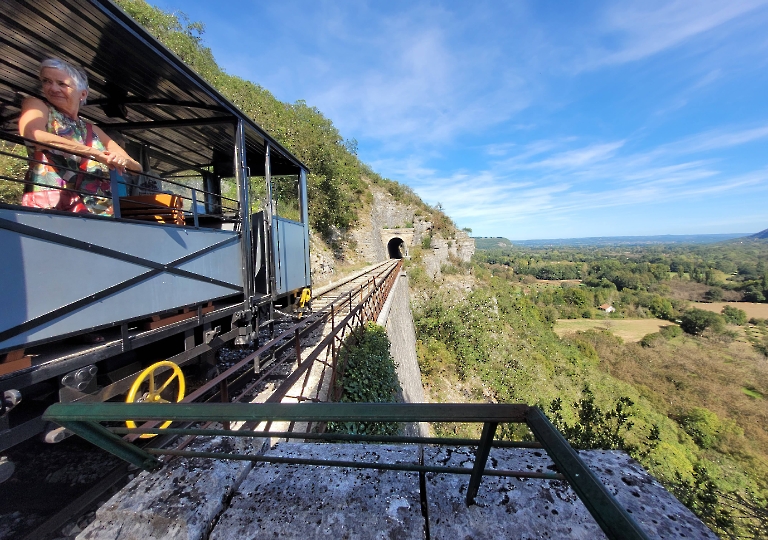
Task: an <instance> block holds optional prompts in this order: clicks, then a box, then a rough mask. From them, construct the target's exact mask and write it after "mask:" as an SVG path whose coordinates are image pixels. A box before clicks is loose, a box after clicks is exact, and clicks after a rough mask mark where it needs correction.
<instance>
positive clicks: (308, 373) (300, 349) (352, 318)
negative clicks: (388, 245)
mask: <svg viewBox="0 0 768 540" xmlns="http://www.w3.org/2000/svg"><path fill="white" fill-rule="evenodd" d="M401 267H402V261H400V260H390V261H386V262H385V263H381V264H378V265H375V266H373V267H371V268H369V269H367V270H366V271H363V272H359V273H357V274H354V275H353V276H351V277H349V278H347V279H346V280H344V281H342V282H340V283H337V284H334V285H332V286H329V287H326V288H325V289H321V290H320V293H319V294H318V296H317V298H316V299H315V301H313V307H314V309H315V311H314V312H313V313H312V314H311V315H309V316H307V317H305V318H303V319H300V320H299V321H298V322H296V323H295V324H292V325H290V326H289V327H288V328H286V329H284V330H282V331H281V332H279V333H278V334H277V335H275V336H274V337H272V338H271V339H270V340H269V341H267V342H266V343H264V344H263V345H261V346H259V347H258V348H257V349H256V350H255V351H253V352H252V353H250V354H248V355H247V356H245V357H244V358H243V359H241V360H240V361H238V362H236V363H235V364H234V365H232V366H231V367H229V368H228V369H227V370H225V371H224V372H223V373H221V374H220V375H218V376H217V377H215V378H213V379H211V380H210V381H208V382H207V383H205V384H203V385H202V386H200V387H199V388H197V389H196V390H195V391H193V392H191V393H190V394H188V395H187V396H186V397H185V398H184V399H183V400H182V402H183V403H192V402H200V401H204V402H209V403H210V402H222V403H236V402H244V401H252V400H253V401H261V402H266V403H280V402H284V401H285V402H294V403H295V402H304V401H312V402H323V401H330V400H331V398H333V397H334V396H332V395H331V392H332V391H333V388H334V384H335V381H336V378H337V377H338V373H339V372H340V370H343V366H340V365H339V362H338V359H339V352H340V350H341V348H342V347H344V346H345V345H344V343H345V340H346V339H347V338H348V336H350V335H351V334H354V333H355V332H356V331H357V329H358V328H360V327H362V326H364V325H365V324H366V323H368V322H369V321H375V320H376V318H377V317H378V315H379V313H380V312H381V310H382V308H383V306H384V303H385V302H386V300H387V297H388V295H389V292H390V291H391V289H392V286H393V285H394V283H395V279H396V278H397V276H398V274H399V273H400V270H401ZM318 334H320V335H321V337H320V338H319V339H318ZM288 370H290V373H288V374H287V376H285V377H284V378H283V379H282V381H280V382H279V383H278V384H277V385H276V386H275V387H274V389H272V390H267V391H266V392H265V390H264V387H265V385H267V383H268V382H269V381H274V379H275V378H276V377H280V376H281V375H282V374H284V373H285V372H286V371H288ZM157 425H158V423H157V422H148V423H146V424H145V425H143V426H141V427H142V428H145V429H150V428H154V427H156V426H157ZM205 427H210V426H209V425H206V426H205ZM224 427H225V429H229V428H230V427H231V426H230V425H228V424H225V426H224ZM237 427H238V429H244V430H253V429H254V428H255V427H256V424H254V423H248V422H246V423H244V424H240V425H238V426H237ZM270 427H271V426H269V425H268V426H267V428H268V429H269V428H270ZM312 427H313V426H312V424H311V423H308V424H302V428H303V429H302V431H304V432H309V431H310V430H311V429H312ZM294 428H296V425H295V424H293V423H291V424H290V426H288V431H292V430H293V429H294ZM281 429H282V427H281ZM169 433H170V432H169ZM138 438H139V435H137V434H135V433H134V434H130V435H127V437H126V439H127V440H128V441H129V442H133V441H135V440H136V439H138ZM193 439H194V437H188V438H187V439H185V440H183V441H182V442H181V443H176V444H177V449H179V448H183V447H185V446H187V445H188V444H189V443H190V442H191V441H192V440H193ZM169 442H170V441H158V444H156V445H153V446H160V445H166V444H168V443H169Z"/></svg>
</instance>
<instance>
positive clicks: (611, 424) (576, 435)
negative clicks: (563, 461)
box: [548, 386, 637, 453]
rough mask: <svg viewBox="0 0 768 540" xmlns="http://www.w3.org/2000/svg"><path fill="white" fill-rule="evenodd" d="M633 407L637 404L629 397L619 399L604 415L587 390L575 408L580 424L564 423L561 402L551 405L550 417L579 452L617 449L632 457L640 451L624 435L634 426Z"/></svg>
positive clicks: (557, 400)
mask: <svg viewBox="0 0 768 540" xmlns="http://www.w3.org/2000/svg"><path fill="white" fill-rule="evenodd" d="M633 405H634V402H633V401H632V400H631V399H629V398H628V397H620V398H619V399H618V400H617V401H616V405H615V407H614V408H613V409H612V410H609V411H606V412H603V411H602V410H601V409H600V407H598V406H597V405H596V404H595V396H594V394H593V393H592V391H591V390H590V389H589V387H588V386H585V387H584V390H583V391H582V398H581V399H580V400H579V401H578V402H577V403H574V404H573V407H574V409H576V415H577V417H578V422H576V423H575V424H568V423H567V422H566V421H565V420H564V419H563V416H562V410H563V404H562V400H561V399H560V398H556V399H554V400H553V401H552V403H550V405H549V414H548V416H549V419H550V421H551V422H552V423H553V424H554V425H555V427H556V428H557V429H559V430H560V431H561V432H562V434H563V436H564V437H565V438H566V439H568V442H570V443H571V445H573V446H575V447H576V448H580V449H590V448H599V449H602V450H607V449H614V448H618V449H621V450H625V451H627V452H629V453H632V452H634V451H635V450H636V449H637V448H636V447H635V446H633V445H631V444H629V443H628V442H627V441H626V439H625V435H626V434H627V432H629V431H630V430H631V429H632V427H633V425H634V424H633V422H631V421H630V420H629V418H630V416H631V413H630V409H631V407H632V406H633Z"/></svg>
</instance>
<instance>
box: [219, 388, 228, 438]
mask: <svg viewBox="0 0 768 540" xmlns="http://www.w3.org/2000/svg"><path fill="white" fill-rule="evenodd" d="M219 395H220V396H221V402H222V403H229V385H228V384H227V379H223V380H222V381H221V383H219ZM229 427H230V426H229V420H227V421H226V422H224V429H229Z"/></svg>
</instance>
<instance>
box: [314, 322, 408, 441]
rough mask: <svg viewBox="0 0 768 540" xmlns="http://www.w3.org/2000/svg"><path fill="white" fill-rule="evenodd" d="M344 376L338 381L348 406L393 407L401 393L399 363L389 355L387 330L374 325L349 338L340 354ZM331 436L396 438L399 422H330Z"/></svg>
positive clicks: (328, 428)
mask: <svg viewBox="0 0 768 540" xmlns="http://www.w3.org/2000/svg"><path fill="white" fill-rule="evenodd" d="M339 365H341V366H343V375H342V376H341V378H340V379H338V380H337V381H336V386H337V390H341V398H340V400H339V401H342V402H345V403H392V402H396V401H397V399H398V395H399V392H400V383H399V382H398V379H397V370H396V366H395V361H394V359H393V358H392V356H391V355H390V353H389V338H388V337H387V333H386V330H385V329H384V328H382V327H381V326H378V325H376V324H374V323H368V324H367V325H366V326H365V327H363V328H362V329H360V330H359V331H357V332H355V333H354V334H352V335H351V336H349V337H348V338H347V340H346V341H345V346H344V347H342V349H341V352H340V353H339ZM326 431H327V432H331V433H352V434H356V433H365V434H368V435H396V434H397V433H398V432H399V431H400V425H399V424H398V423H397V422H329V423H328V425H327V427H326Z"/></svg>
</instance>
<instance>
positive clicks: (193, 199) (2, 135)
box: [0, 132, 239, 227]
mask: <svg viewBox="0 0 768 540" xmlns="http://www.w3.org/2000/svg"><path fill="white" fill-rule="evenodd" d="M0 140H4V141H8V142H11V143H14V144H18V145H24V146H27V145H35V146H40V147H46V148H50V149H54V150H59V151H61V149H60V148H58V147H56V146H55V145H50V144H46V143H41V142H38V141H35V140H32V139H28V138H25V137H21V136H19V135H15V134H10V133H7V132H0ZM69 153H71V154H73V155H78V156H81V157H86V158H89V159H90V156H89V155H84V154H80V153H78V152H69ZM0 155H2V156H7V157H10V158H13V159H17V160H19V161H23V162H26V163H28V164H30V163H34V164H43V163H45V162H43V161H40V160H37V159H35V158H34V157H31V156H23V155H20V154H16V153H13V152H9V151H8V150H6V149H2V148H0ZM56 167H57V169H60V170H62V171H69V172H72V173H74V174H77V175H80V176H83V177H94V176H95V175H93V174H91V173H88V172H85V171H82V170H80V169H73V168H71V167H68V166H66V165H57V166H56ZM126 175H128V176H144V177H147V178H151V179H153V180H156V181H157V182H160V183H161V186H162V185H163V184H170V185H171V186H176V187H177V189H181V190H189V192H190V193H191V196H187V195H184V194H182V193H176V192H173V193H172V194H173V195H174V196H176V197H178V198H179V199H181V200H183V201H189V204H190V209H189V210H185V209H184V208H179V209H176V210H177V211H178V212H181V213H182V214H183V215H184V216H187V217H190V216H191V217H192V218H193V220H194V222H195V226H196V227H197V226H199V223H198V218H199V217H206V216H215V217H219V214H209V213H206V212H198V209H197V203H198V201H200V200H204V199H205V196H206V195H213V196H215V197H216V198H217V199H218V200H219V202H218V203H217V205H218V207H219V208H221V209H222V210H223V211H229V212H233V213H237V211H238V208H239V202H238V201H237V200H236V199H232V198H230V197H226V196H224V195H220V194H217V193H213V192H210V191H207V190H205V189H202V188H197V187H193V186H190V185H187V184H183V183H180V182H174V181H173V180H170V179H168V178H163V177H160V176H157V175H155V174H151V173H145V172H141V173H136V172H133V171H126ZM99 178H101V179H103V180H106V179H105V178H102V177H99ZM110 179H111V184H112V186H111V189H112V199H113V208H114V212H115V213H114V215H115V217H121V216H120V204H119V199H120V196H119V193H118V189H117V186H118V185H124V186H126V191H127V190H128V188H130V186H131V184H129V183H128V182H126V181H125V180H124V179H122V178H120V177H119V176H117V175H115V174H114V171H110ZM0 180H5V181H9V182H14V183H18V184H24V185H32V186H38V187H41V188H47V189H54V190H59V191H65V192H71V193H77V194H79V195H84V196H91V195H93V193H89V192H86V191H83V190H78V189H73V188H71V187H66V186H62V187H57V186H49V185H46V184H40V183H36V182H31V181H29V180H27V179H26V178H13V177H10V176H7V175H0ZM158 193H165V192H164V191H162V190H161V191H158ZM198 194H199V195H198ZM132 204H135V205H138V206H145V207H147V208H148V209H155V208H156V209H166V208H167V207H165V206H163V205H159V204H154V203H148V202H141V201H134V202H132Z"/></svg>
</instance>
